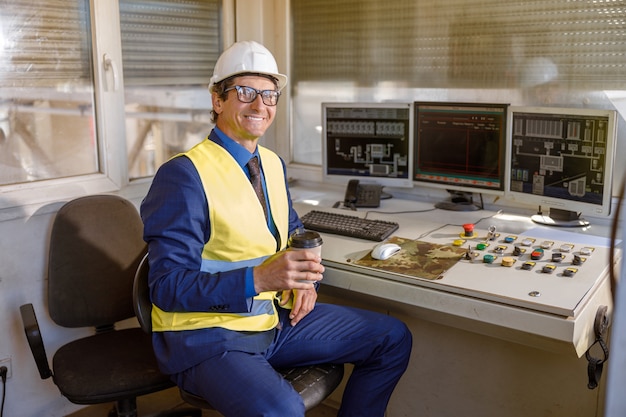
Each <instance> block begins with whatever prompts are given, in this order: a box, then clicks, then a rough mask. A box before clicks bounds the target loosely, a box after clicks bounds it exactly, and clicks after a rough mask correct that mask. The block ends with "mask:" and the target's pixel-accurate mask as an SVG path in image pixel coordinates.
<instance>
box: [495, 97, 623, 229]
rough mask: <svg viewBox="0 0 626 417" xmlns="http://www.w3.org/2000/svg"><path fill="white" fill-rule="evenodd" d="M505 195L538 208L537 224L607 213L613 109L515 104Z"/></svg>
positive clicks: (577, 222)
mask: <svg viewBox="0 0 626 417" xmlns="http://www.w3.org/2000/svg"><path fill="white" fill-rule="evenodd" d="M509 111H510V115H509V118H510V120H511V123H510V133H509V134H508V136H509V140H510V147H509V152H508V156H507V159H508V161H509V167H510V173H509V178H508V179H507V186H506V189H505V195H506V198H507V199H509V200H512V201H517V202H520V203H524V204H527V205H535V206H536V207H538V209H539V210H538V214H537V215H534V216H532V220H533V221H535V222H537V223H542V224H548V225H553V226H568V227H574V226H586V225H588V224H589V222H588V221H587V220H585V218H584V217H583V216H584V215H589V216H596V217H604V216H608V215H609V214H610V209H611V186H612V174H613V159H614V155H615V146H616V145H615V143H616V139H615V138H616V134H617V128H616V112H615V111H614V110H598V109H566V108H551V107H545V108H541V107H513V106H511V108H510V109H509Z"/></svg>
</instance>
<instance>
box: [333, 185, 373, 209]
mask: <svg viewBox="0 0 626 417" xmlns="http://www.w3.org/2000/svg"><path fill="white" fill-rule="evenodd" d="M382 190H383V187H381V186H380V185H378V184H360V183H359V180H350V181H349V182H348V186H347V187H346V196H345V197H344V201H343V204H344V206H346V207H348V208H352V209H354V208H356V207H378V206H380V196H381V194H382Z"/></svg>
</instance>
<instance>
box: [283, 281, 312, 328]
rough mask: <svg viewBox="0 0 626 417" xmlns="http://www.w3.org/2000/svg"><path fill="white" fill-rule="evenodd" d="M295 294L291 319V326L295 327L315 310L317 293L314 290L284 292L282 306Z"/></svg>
mask: <svg viewBox="0 0 626 417" xmlns="http://www.w3.org/2000/svg"><path fill="white" fill-rule="evenodd" d="M292 294H293V298H294V300H293V307H292V308H291V313H289V318H290V319H291V325H292V326H295V325H296V324H297V323H298V322H299V321H300V320H302V319H303V318H304V316H306V315H307V314H309V313H310V312H311V311H312V310H313V309H314V308H315V301H316V300H317V291H315V289H312V290H284V291H283V293H282V296H281V299H280V305H285V304H287V302H288V301H289V299H290V298H291V296H292Z"/></svg>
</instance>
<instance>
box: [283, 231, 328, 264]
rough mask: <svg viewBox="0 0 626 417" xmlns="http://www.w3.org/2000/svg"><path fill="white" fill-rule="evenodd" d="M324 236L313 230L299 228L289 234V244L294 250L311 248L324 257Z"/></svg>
mask: <svg viewBox="0 0 626 417" xmlns="http://www.w3.org/2000/svg"><path fill="white" fill-rule="evenodd" d="M322 243H324V242H323V241H322V236H320V234H319V233H317V232H315V231H313V230H302V229H301V230H298V231H296V232H295V233H293V234H292V235H291V236H289V241H288V243H287V245H288V246H289V248H291V249H292V250H302V249H305V250H310V251H311V252H315V254H316V255H317V256H319V257H320V258H321V257H322Z"/></svg>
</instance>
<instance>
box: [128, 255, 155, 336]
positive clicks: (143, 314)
mask: <svg viewBox="0 0 626 417" xmlns="http://www.w3.org/2000/svg"><path fill="white" fill-rule="evenodd" d="M148 272H150V267H149V264H148V255H147V254H146V256H144V257H143V259H142V260H141V262H140V263H139V267H138V268H137V272H136V273H135V282H134V283H133V307H134V309H135V315H136V316H137V320H138V321H139V325H140V326H141V328H142V329H143V331H144V332H146V333H152V317H151V315H152V302H151V301H150V289H149V288H148Z"/></svg>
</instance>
